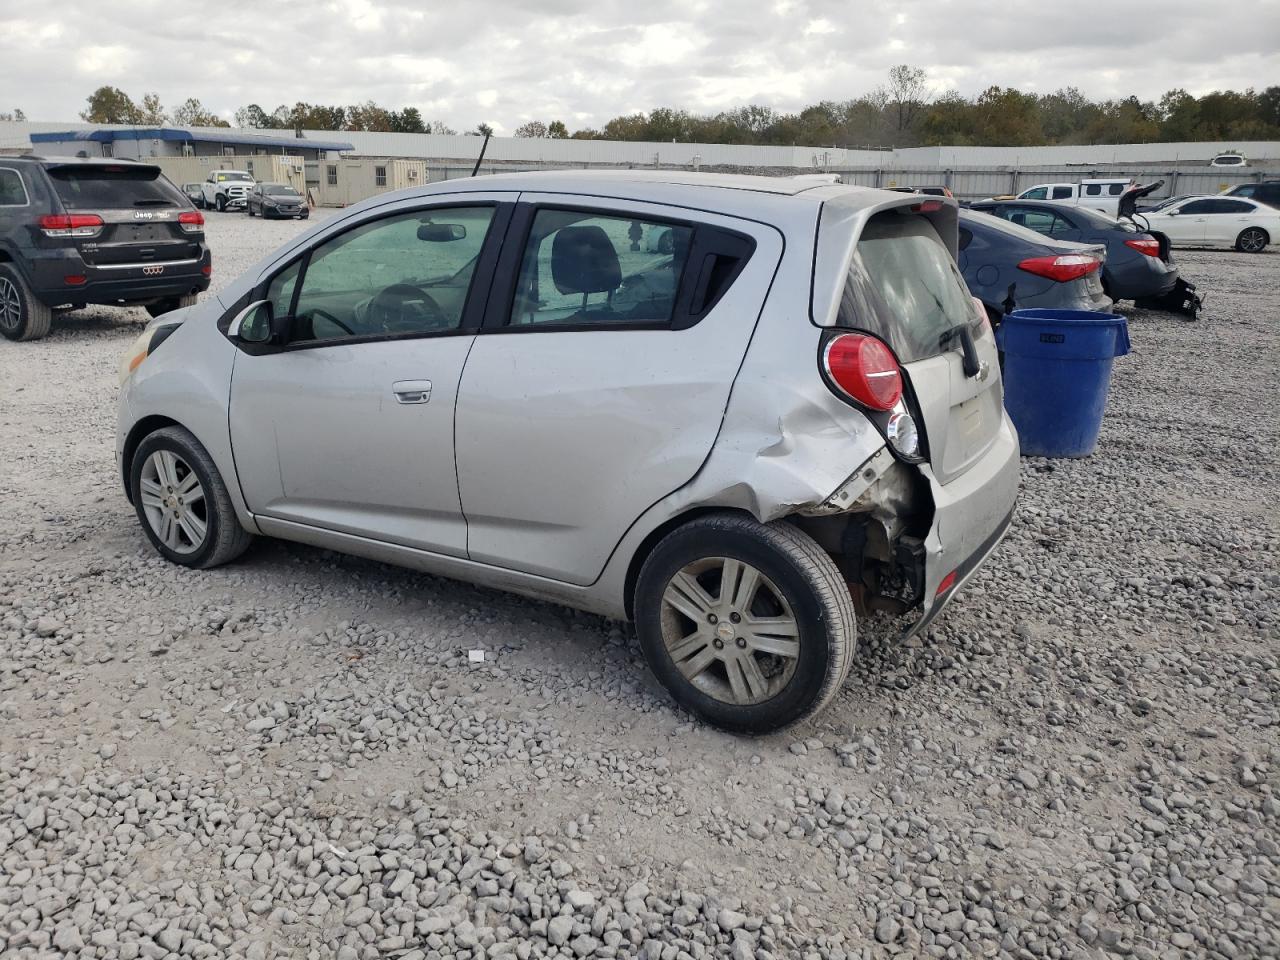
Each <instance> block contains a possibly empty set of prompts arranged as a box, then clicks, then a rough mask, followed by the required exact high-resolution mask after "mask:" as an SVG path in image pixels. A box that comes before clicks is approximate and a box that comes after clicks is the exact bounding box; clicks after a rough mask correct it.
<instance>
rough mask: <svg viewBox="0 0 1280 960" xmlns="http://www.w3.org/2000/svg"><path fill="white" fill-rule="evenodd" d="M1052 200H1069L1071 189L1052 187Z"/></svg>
mask: <svg viewBox="0 0 1280 960" xmlns="http://www.w3.org/2000/svg"><path fill="white" fill-rule="evenodd" d="M1053 199H1054V200H1070V199H1071V188H1070V187H1054V188H1053Z"/></svg>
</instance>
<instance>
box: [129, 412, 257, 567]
mask: <svg viewBox="0 0 1280 960" xmlns="http://www.w3.org/2000/svg"><path fill="white" fill-rule="evenodd" d="M129 489H130V490H131V491H132V493H133V506H134V509H135V510H136V511H137V514H138V521H139V522H140V523H141V524H142V529H143V531H144V532H145V533H146V535H147V539H148V540H150V541H151V544H152V546H154V547H155V548H156V550H158V551H159V552H160V555H161V556H163V557H164V558H165V559H166V560H169V561H170V562H172V563H178V564H181V565H182V566H184V567H196V568H201V569H204V568H207V567H216V566H218V565H219V564H223V563H227V562H229V561H231V560H234V559H235V558H236V557H238V556H240V554H242V553H244V552H245V550H247V549H248V548H249V544H250V543H252V542H253V536H252V534H250V533H249V532H248V531H247V530H245V529H244V527H242V526H240V521H239V519H238V518H237V517H236V513H235V508H234V507H233V506H232V504H231V496H230V494H229V493H228V492H227V486H226V484H225V483H224V482H223V480H222V475H221V474H219V473H218V468H217V467H216V466H214V463H213V459H212V458H211V457H210V456H209V453H208V451H207V450H205V448H204V447H203V446H201V445H200V441H199V440H197V439H196V438H195V437H194V436H192V435H191V433H190V432H188V431H187V430H184V429H183V428H182V427H165V428H163V429H161V430H157V431H155V432H154V433H151V434H148V435H147V437H146V438H144V439H143V441H142V443H140V444H139V445H138V449H137V451H135V453H134V455H133V463H132V466H131V468H130V471H129Z"/></svg>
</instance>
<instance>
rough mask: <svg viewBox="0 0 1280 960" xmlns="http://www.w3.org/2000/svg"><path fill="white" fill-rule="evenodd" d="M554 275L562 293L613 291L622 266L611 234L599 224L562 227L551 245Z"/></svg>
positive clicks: (558, 288)
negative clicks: (610, 238) (611, 239)
mask: <svg viewBox="0 0 1280 960" xmlns="http://www.w3.org/2000/svg"><path fill="white" fill-rule="evenodd" d="M551 278H552V280H554V281H555V285H556V289H557V290H558V291H560V292H561V293H610V292H612V291H614V290H617V289H618V287H619V286H621V285H622V266H621V264H619V263H618V253H617V251H616V250H614V249H613V243H612V242H611V241H610V240H609V235H608V234H607V233H605V232H604V230H603V229H601V228H600V227H597V226H595V225H587V226H581V227H562V228H561V229H560V230H558V231H557V232H556V236H555V240H554V242H553V243H552V245H551Z"/></svg>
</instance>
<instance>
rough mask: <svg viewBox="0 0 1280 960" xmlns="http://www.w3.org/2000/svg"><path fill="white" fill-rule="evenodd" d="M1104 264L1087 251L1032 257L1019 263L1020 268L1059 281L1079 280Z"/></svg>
mask: <svg viewBox="0 0 1280 960" xmlns="http://www.w3.org/2000/svg"><path fill="white" fill-rule="evenodd" d="M1101 266H1102V261H1101V260H1099V259H1098V258H1097V257H1091V256H1089V255H1088V254H1085V253H1067V254H1063V255H1062V256H1059V257H1032V258H1030V259H1029V260H1023V261H1022V262H1021V263H1020V264H1018V269H1019V270H1025V271H1027V273H1034V274H1036V275H1037V276H1041V277H1048V278H1049V279H1050V280H1056V281H1057V282H1058V283H1065V282H1066V281H1068V280H1079V279H1080V278H1081V277H1083V276H1084V275H1085V274H1088V273H1093V271H1095V270H1097V269H1098V268H1099V267H1101Z"/></svg>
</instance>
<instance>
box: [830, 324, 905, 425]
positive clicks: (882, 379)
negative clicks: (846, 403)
mask: <svg viewBox="0 0 1280 960" xmlns="http://www.w3.org/2000/svg"><path fill="white" fill-rule="evenodd" d="M822 365H823V367H824V369H825V370H826V372H827V376H828V377H830V378H831V382H832V383H834V384H835V385H836V386H838V387H839V388H840V389H841V390H843V391H844V392H845V393H847V394H848V395H849V396H850V397H852V398H853V399H854V400H857V401H858V402H859V403H860V404H862V405H863V406H865V407H870V408H871V409H872V410H892V409H893V408H894V406H896V405H897V403H898V401H899V400H901V399H902V371H901V370H899V369H898V361H897V360H896V359H895V358H894V356H893V354H892V353H891V352H890V350H889V348H888V347H886V346H885V345H884V344H883V343H881V342H880V341H879V340H877V339H876V338H875V337H869V336H867V335H866V334H863V333H842V334H840V335H839V336H838V337H833V338H832V339H831V341H830V342H829V343H828V344H827V348H826V349H825V350H824V351H823V352H822Z"/></svg>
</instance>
